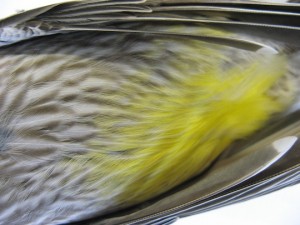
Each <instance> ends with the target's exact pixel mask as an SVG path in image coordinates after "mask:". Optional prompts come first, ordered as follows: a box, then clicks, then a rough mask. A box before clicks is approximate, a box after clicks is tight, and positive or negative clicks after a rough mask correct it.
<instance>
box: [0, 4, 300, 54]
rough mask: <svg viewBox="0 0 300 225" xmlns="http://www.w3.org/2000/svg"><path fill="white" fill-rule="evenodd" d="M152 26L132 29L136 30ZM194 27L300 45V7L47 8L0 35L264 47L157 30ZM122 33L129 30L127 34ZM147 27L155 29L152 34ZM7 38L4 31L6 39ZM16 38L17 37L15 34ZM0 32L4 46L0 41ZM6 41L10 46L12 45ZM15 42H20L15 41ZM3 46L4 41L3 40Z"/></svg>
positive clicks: (16, 19) (10, 21)
mask: <svg viewBox="0 0 300 225" xmlns="http://www.w3.org/2000/svg"><path fill="white" fill-rule="evenodd" d="M137 23H138V24H141V23H142V24H151V25H152V26H133V25H136V24H137ZM161 24H163V25H166V27H168V25H174V24H175V25H178V24H185V25H186V24H193V25H195V24H196V25H198V26H210V27H218V28H223V29H226V30H232V31H234V32H239V33H245V34H250V35H256V36H258V37H262V38H268V39H270V40H278V41H283V42H286V43H289V44H293V45H300V44H299V41H298V40H299V37H300V4H295V3H294V4H291V3H284V4H283V3H281V4H279V3H278V4H275V3H262V2H251V1H243V2H242V1H204V0H185V1H182V0H160V1H159V0H148V1H147V0H123V1H122V0H117V1H116V0H89V1H79V2H67V3H61V4H56V5H52V6H46V7H43V8H39V9H36V10H31V11H29V12H25V13H21V14H18V15H16V16H13V17H10V18H7V19H6V20H3V21H1V22H0V29H1V27H2V28H5V27H13V28H14V29H16V30H18V31H20V30H22V29H23V30H24V29H27V30H28V28H29V30H30V35H28V34H26V35H27V36H26V35H24V37H22V35H20V34H18V36H19V37H20V38H19V39H20V40H23V39H28V38H31V37H34V36H42V35H49V34H55V33H60V32H70V31H88V30H90V31H99V32H130V33H145V34H152V35H172V36H175V37H176V36H178V37H185V38H193V39H199V40H202V41H203V40H204V41H210V42H212V43H217V44H226V45H230V46H235V47H239V48H245V49H248V50H257V49H259V48H261V47H265V45H264V44H261V43H258V42H253V41H249V40H247V39H243V40H240V39H236V38H231V40H228V38H223V37H207V36H201V35H199V34H187V33H180V32H176V33H175V32H172V33H171V32H169V31H168V30H165V31H164V30H160V31H159V32H158V31H157V30H156V28H155V27H156V26H157V25H161ZM124 27H125V28H126V29H124ZM149 27H152V29H151V28H149ZM3 32H5V29H3V31H2V33H3ZM11 35H13V34H11ZM1 36H4V35H3V34H2V35H1V30H0V41H1ZM7 36H8V35H7V34H6V36H5V37H6V40H4V41H6V42H7V43H8V44H9V40H7ZM11 39H12V40H13V41H11V42H12V43H13V42H16V41H20V40H19V39H16V38H15V37H12V38H11ZM2 41H3V40H2Z"/></svg>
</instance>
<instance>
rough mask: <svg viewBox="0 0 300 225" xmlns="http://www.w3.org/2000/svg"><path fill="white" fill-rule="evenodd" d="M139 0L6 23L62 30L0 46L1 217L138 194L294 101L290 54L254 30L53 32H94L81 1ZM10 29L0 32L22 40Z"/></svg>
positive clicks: (29, 217)
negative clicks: (254, 34)
mask: <svg viewBox="0 0 300 225" xmlns="http://www.w3.org/2000/svg"><path fill="white" fill-rule="evenodd" d="M145 2H146V1H138V0H137V1H115V2H112V1H89V2H88V3H85V2H82V3H79V2H73V3H68V4H66V5H61V6H57V7H50V8H49V11H47V10H46V12H45V13H42V14H41V15H39V13H37V14H36V15H35V17H34V18H33V19H30V21H26V20H24V21H21V22H20V24H18V25H17V26H15V24H13V25H14V26H13V27H14V28H19V29H20V28H22V26H25V27H27V28H26V29H29V30H30V28H28V25H29V24H31V25H32V27H36V28H39V29H41V30H42V31H45V32H47V35H48V34H53V32H62V33H61V34H56V35H49V36H44V37H38V38H34V39H30V40H25V41H23V42H19V43H15V44H13V45H11V46H6V47H2V48H1V49H0V121H1V123H0V171H1V172H0V175H1V177H0V193H1V197H0V211H1V215H0V221H5V223H7V224H61V223H67V222H70V221H80V220H81V219H87V218H91V217H93V216H95V215H96V216H103V215H106V214H107V213H110V212H116V211H118V210H121V209H125V208H127V207H130V206H133V205H136V204H139V203H142V202H143V201H146V200H148V199H151V198H153V197H156V196H158V195H160V194H162V193H165V192H166V191H168V190H171V189H172V188H174V187H176V186H177V185H179V184H181V183H183V182H184V181H186V180H188V179H190V178H192V177H194V176H195V175H197V174H200V173H201V172H202V171H204V170H205V169H206V168H207V167H208V166H209V165H210V164H211V163H212V162H213V161H214V160H215V159H216V158H217V157H218V156H219V155H220V154H221V152H222V151H224V150H225V149H226V148H227V147H228V146H230V144H231V143H233V142H234V141H236V140H240V139H245V138H247V137H248V136H250V135H251V134H253V132H255V131H257V130H258V129H260V128H262V127H263V126H264V125H265V124H266V123H267V122H268V121H269V120H270V119H271V118H278V117H276V116H278V115H279V114H280V113H282V112H283V111H285V110H286V109H287V108H289V106H290V105H291V104H292V103H293V102H294V101H295V99H296V98H297V96H298V92H299V90H298V83H299V77H300V76H299V71H298V70H297V65H298V64H299V54H298V53H297V52H295V53H293V54H292V53H291V54H289V55H288V53H287V52H284V51H281V50H282V49H283V46H282V44H281V43H277V42H276V43H275V42H273V41H270V42H269V43H267V44H268V45H267V46H265V45H264V43H265V42H264V40H265V39H264V38H262V37H252V36H251V35H249V34H247V35H245V34H237V33H231V32H227V31H224V30H221V29H216V28H205V27H202V26H198V25H197V26H195V24H184V25H183V24H182V23H178V24H177V23H173V22H174V21H173V22H172V23H171V24H168V23H162V24H156V25H155V26H154V25H153V24H151V23H150V24H149V23H146V22H145V23H143V24H142V23H141V21H139V20H134V21H133V23H130V24H126V23H124V24H121V25H117V23H116V24H115V26H116V27H117V28H118V29H131V30H140V31H149V32H148V33H147V32H145V33H143V32H141V33H139V34H134V33H131V34H130V32H128V33H126V32H120V33H114V32H108V33H107V32H105V33H103V32H90V31H88V30H85V31H81V32H78V31H77V30H76V31H75V32H70V33H66V30H63V29H62V27H64V28H66V27H68V26H71V27H72V26H73V25H74V24H73V22H74V21H73V19H75V20H76V23H75V25H78V24H77V22H78V21H79V22H81V25H84V26H85V25H87V24H85V23H86V22H88V23H89V25H96V28H97V27H98V28H99V24H101V21H100V22H99V21H98V22H96V21H97V19H95V20H94V21H93V20H92V19H91V18H85V17H86V16H87V17H88V15H89V10H94V11H93V12H97V13H98V14H99V13H100V14H106V15H104V17H105V16H108V15H110V14H108V12H105V10H104V11H103V7H107V6H109V8H108V9H107V11H109V12H110V13H112V14H113V15H114V16H118V15H119V13H120V15H121V16H124V15H126V16H128V15H131V16H132V15H137V14H138V15H140V14H141V15H144V14H145V15H148V14H149V13H151V12H152V11H151V9H152V8H151V7H150V6H153V7H154V6H158V1H151V2H150V3H149V2H148V3H149V4H146V5H143V3H145ZM139 4H141V5H139ZM209 4H210V3H209ZM94 6H97V7H99V8H97V9H98V10H99V11H97V10H96V9H95V8H94ZM72 7H73V8H72ZM100 9H101V10H100ZM37 12H39V11H37ZM42 12H44V10H42ZM114 13H115V14H114ZM139 13H140V14H139ZM74 14H76V15H78V16H79V17H78V18H69V17H70V15H74ZM98 14H97V18H98V19H99V15H98ZM152 15H155V13H153V14H152ZM183 15H184V13H183V14H180V13H178V14H177V15H176V16H178V17H182V16H183ZM173 16H174V15H173ZM209 16H211V15H209ZM65 17H66V18H65ZM196 17H197V18H199V16H198V15H197V16H196ZM26 18H27V17H26ZM207 18H209V17H207ZM27 19H28V18H27ZM64 19H66V20H68V21H66V20H64ZM77 19H78V21H77ZM106 19H107V18H106ZM110 19H111V18H110ZM127 19H130V16H129V18H127ZM222 19H224V17H222ZM35 20H36V21H35ZM56 20H58V21H59V22H57V21H56ZM208 20H209V19H208ZM53 21H56V22H57V23H53ZM70 21H71V22H70ZM72 21H73V22H72ZM6 22H7V21H6ZM48 22H49V23H48ZM69 22H70V23H69ZM102 22H103V21H102ZM148 22H149V21H148ZM196 24H199V23H196ZM79 25H80V24H79ZM112 27H113V26H112ZM81 28H82V29H83V27H81ZM94 28H95V27H93V29H94ZM0 29H2V28H0ZM9 29H11V27H9ZM26 29H25V31H26ZM60 29H62V30H60ZM76 29H79V28H78V27H77V28H76ZM79 30H80V29H79ZM287 30H288V29H287ZM23 31H24V30H23ZM73 31H74V30H73ZM151 31H158V32H160V31H163V32H166V33H169V34H171V33H172V32H175V33H182V34H190V35H195V36H197V35H203V36H207V37H220V38H224V40H227V39H226V38H228V39H229V40H233V42H234V43H236V44H237V43H239V44H241V43H243V44H241V45H237V46H236V47H235V48H232V47H229V46H231V45H226V44H223V42H221V43H220V42H218V44H217V43H216V42H215V41H212V42H209V41H197V40H193V39H190V38H187V37H185V36H180V35H179V36H176V35H174V36H172V35H167V36H166V35H155V34H153V33H151ZM0 33H1V32H0ZM31 34H32V33H31ZM35 34H37V36H43V35H44V34H43V33H35ZM17 36H18V35H17ZM17 36H16V37H13V38H8V39H9V41H12V42H15V41H18V40H23V39H27V38H28V37H27V36H22V35H19V36H18V37H17ZM33 36H35V35H33ZM1 38H2V37H1V35H0V39H1ZM14 38H16V39H14ZM208 39H209V38H208ZM3 40H4V39H3ZM5 40H6V39H5ZM5 40H4V41H5ZM240 40H244V41H245V43H248V44H250V45H251V46H252V45H253V46H254V49H256V47H259V48H261V47H266V49H263V50H262V51H246V50H245V49H246V48H244V47H245V45H244V42H243V41H240ZM252 41H255V42H252ZM9 43H10V42H9ZM256 43H258V44H256ZM260 43H263V44H262V45H260ZM264 50H265V51H264ZM292 56H293V57H292Z"/></svg>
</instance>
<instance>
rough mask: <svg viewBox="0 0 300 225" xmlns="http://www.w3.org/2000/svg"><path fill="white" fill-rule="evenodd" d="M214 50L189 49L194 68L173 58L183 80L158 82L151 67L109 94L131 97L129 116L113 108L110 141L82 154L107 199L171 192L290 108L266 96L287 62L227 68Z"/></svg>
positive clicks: (101, 122)
mask: <svg viewBox="0 0 300 225" xmlns="http://www.w3.org/2000/svg"><path fill="white" fill-rule="evenodd" d="M212 46H214V45H207V44H206V45H203V44H202V43H201V44H199V43H198V42H197V44H195V45H191V44H190V47H189V48H187V49H186V50H187V52H188V51H190V53H191V55H194V56H195V58H194V59H193V60H192V64H191V65H193V66H195V68H191V67H190V66H191V65H186V64H184V63H182V64H181V63H177V62H178V61H176V60H182V61H184V60H183V58H184V57H186V56H185V54H183V55H182V56H177V58H175V59H174V61H170V62H169V63H170V65H172V66H173V67H174V68H175V69H176V71H180V72H181V74H182V76H179V77H178V75H175V74H172V73H171V72H170V74H169V77H170V78H168V82H166V83H165V84H163V85H152V84H151V82H150V81H151V79H152V78H153V77H152V76H154V75H152V74H151V73H152V70H151V68H148V69H146V68H145V71H141V72H140V74H137V75H136V78H138V79H132V80H131V83H130V82H128V83H124V84H122V86H121V87H120V93H121V94H120V93H119V94H118V95H113V96H110V98H111V99H115V98H120V96H121V97H128V96H130V99H131V100H130V103H128V105H126V107H124V108H123V109H118V110H119V111H120V110H121V111H122V110H123V111H124V112H126V113H124V114H126V116H120V115H119V113H114V111H112V113H111V117H108V118H107V117H106V118H103V117H101V116H99V117H98V118H96V122H95V123H96V124H98V126H99V127H100V128H101V129H102V130H103V129H107V131H106V133H107V139H106V140H105V141H106V142H105V141H104V142H105V143H106V144H103V143H102V144H101V141H99V140H94V141H91V142H89V143H88V145H89V146H90V148H91V149H94V150H92V151H91V152H90V153H88V154H86V155H84V156H80V157H79V162H86V161H88V163H89V166H91V165H92V166H91V167H92V172H91V175H90V181H89V182H91V183H93V185H96V184H98V185H99V186H98V187H99V188H101V189H102V192H101V194H102V195H104V196H106V195H107V196H110V197H111V198H113V197H115V198H116V199H117V201H120V202H121V203H122V202H123V203H124V202H126V204H134V203H137V202H140V201H143V200H145V199H149V198H151V197H153V196H155V195H158V194H160V193H162V192H165V191H166V190H169V189H170V188H172V187H174V186H176V185H178V184H180V183H181V182H183V181H185V180H187V179H188V178H190V177H192V176H194V175H196V174H198V173H200V172H201V171H203V170H204V169H205V168H206V167H207V166H208V165H209V164H210V163H211V162H212V161H213V160H214V159H215V158H216V157H217V156H218V155H219V154H220V153H221V152H222V151H223V150H224V149H226V147H228V145H230V144H231V143H232V142H233V141H235V140H238V139H241V138H245V137H247V136H248V135H250V134H252V133H253V132H254V131H256V130H257V129H259V128H261V127H262V126H263V125H264V123H265V122H266V121H267V120H268V119H269V118H270V116H271V115H272V114H274V113H276V112H279V111H281V110H282V109H283V108H284V107H285V105H283V103H282V102H281V101H278V100H277V99H276V98H274V97H272V96H271V95H269V93H268V91H269V90H270V89H271V88H272V87H273V86H274V85H275V84H276V82H277V81H278V80H279V79H280V77H281V76H283V75H284V74H285V72H286V71H285V59H284V58H283V57H281V56H277V55H268V56H267V59H264V57H265V56H262V55H260V56H258V57H257V58H256V59H252V60H245V61H243V62H242V63H241V64H232V65H227V66H226V65H225V63H224V62H226V61H229V62H230V61H231V59H229V58H228V57H225V56H224V55H222V54H220V52H221V51H220V50H222V48H219V46H214V48H212ZM157 54H160V53H159V52H157ZM166 60H168V59H166ZM117 115H118V116H117ZM116 121H117V122H116ZM111 136H113V138H109V137H111ZM108 139H109V141H108ZM100 145H101V147H99V146H100ZM97 148H99V151H98V149H97Z"/></svg>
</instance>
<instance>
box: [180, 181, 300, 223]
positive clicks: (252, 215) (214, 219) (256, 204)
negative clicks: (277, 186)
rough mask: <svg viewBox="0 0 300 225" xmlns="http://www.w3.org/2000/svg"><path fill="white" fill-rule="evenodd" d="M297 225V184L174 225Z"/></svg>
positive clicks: (299, 189) (299, 194) (299, 201)
mask: <svg viewBox="0 0 300 225" xmlns="http://www.w3.org/2000/svg"><path fill="white" fill-rule="evenodd" d="M198 224H199V225H299V224H300V184H297V185H295V186H292V187H287V188H284V189H282V190H280V191H276V192H273V193H271V194H268V195H265V196H261V197H259V198H255V199H251V200H249V201H246V202H242V203H237V204H234V205H230V206H226V207H223V208H219V209H216V210H213V211H209V212H206V213H202V214H199V215H196V216H191V217H186V218H182V219H179V220H178V221H177V222H176V223H174V225H198Z"/></svg>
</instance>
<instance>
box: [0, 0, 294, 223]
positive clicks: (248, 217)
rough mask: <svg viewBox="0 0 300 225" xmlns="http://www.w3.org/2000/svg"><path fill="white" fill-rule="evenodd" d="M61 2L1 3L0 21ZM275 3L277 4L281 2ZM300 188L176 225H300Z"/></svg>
mask: <svg viewBox="0 0 300 225" xmlns="http://www.w3.org/2000/svg"><path fill="white" fill-rule="evenodd" d="M61 1H62V0H24V1H22V0H0V5H1V7H0V18H4V17H7V16H9V15H12V14H15V13H16V12H17V11H20V10H24V9H31V8H34V7H39V6H43V5H45V4H48V5H49V4H52V3H56V2H61ZM280 1H281V0H278V1H277V2H280ZM299 209H300V185H296V186H293V187H288V188H285V189H283V190H280V191H277V192H274V193H271V194H268V195H266V196H263V197H259V198H256V199H253V200H249V201H246V202H243V203H239V204H235V205H232V206H227V207H224V208H221V209H217V210H213V211H210V212H207V213H203V214H200V215H196V216H192V217H188V218H183V219H180V220H179V221H178V222H176V223H175V225H198V224H200V225H219V224H220V225H221V224H222V225H300V210H299Z"/></svg>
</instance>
